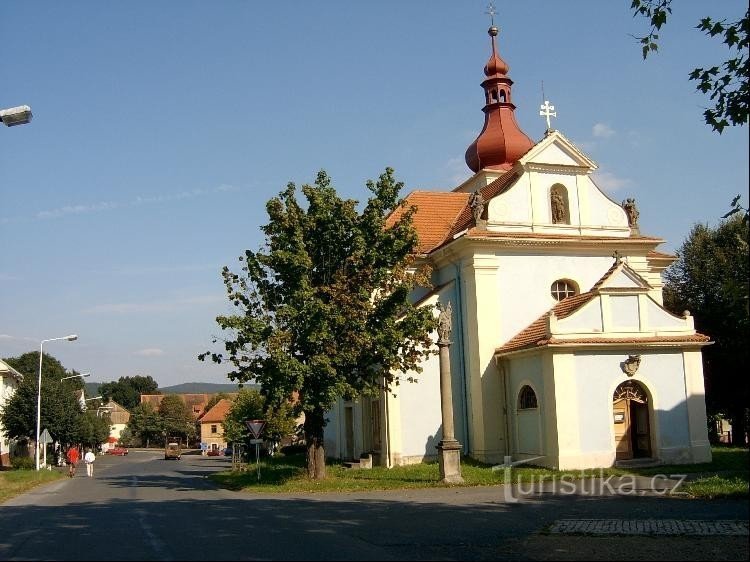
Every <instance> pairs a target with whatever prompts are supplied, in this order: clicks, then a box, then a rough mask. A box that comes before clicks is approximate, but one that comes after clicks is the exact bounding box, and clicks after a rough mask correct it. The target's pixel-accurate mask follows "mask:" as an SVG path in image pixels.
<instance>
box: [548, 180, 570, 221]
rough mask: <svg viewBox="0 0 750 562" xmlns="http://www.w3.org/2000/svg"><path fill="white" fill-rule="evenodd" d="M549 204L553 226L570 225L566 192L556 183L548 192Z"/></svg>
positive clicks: (562, 186)
mask: <svg viewBox="0 0 750 562" xmlns="http://www.w3.org/2000/svg"><path fill="white" fill-rule="evenodd" d="M549 203H550V211H551V216H552V223H553V224H570V209H569V205H568V190H567V189H565V186H564V185H561V184H559V183H556V184H555V185H553V186H552V188H551V189H550V190H549Z"/></svg>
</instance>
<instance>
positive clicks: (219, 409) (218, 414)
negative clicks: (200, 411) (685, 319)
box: [200, 398, 232, 423]
mask: <svg viewBox="0 0 750 562" xmlns="http://www.w3.org/2000/svg"><path fill="white" fill-rule="evenodd" d="M231 407H232V401H231V400H227V399H226V398H222V399H221V400H219V401H218V402H217V403H216V404H215V405H214V407H213V408H211V409H210V410H209V411H208V412H206V413H205V414H204V415H203V417H201V419H200V422H201V423H221V422H223V421H224V418H226V417H227V413H228V412H229V409H230V408H231Z"/></svg>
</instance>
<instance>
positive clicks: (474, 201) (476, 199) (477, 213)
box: [469, 189, 485, 225]
mask: <svg viewBox="0 0 750 562" xmlns="http://www.w3.org/2000/svg"><path fill="white" fill-rule="evenodd" d="M484 204H485V200H484V197H482V193H481V192H480V191H479V189H477V190H476V191H475V192H474V193H472V194H471V198H470V199H469V207H471V213H472V214H473V215H474V223H475V224H477V225H479V224H481V221H482V214H483V213H484Z"/></svg>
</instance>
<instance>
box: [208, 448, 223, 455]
mask: <svg viewBox="0 0 750 562" xmlns="http://www.w3.org/2000/svg"><path fill="white" fill-rule="evenodd" d="M221 454H222V453H221V449H209V450H208V453H206V455H208V456H209V457H219V456H221Z"/></svg>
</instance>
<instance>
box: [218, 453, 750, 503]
mask: <svg viewBox="0 0 750 562" xmlns="http://www.w3.org/2000/svg"><path fill="white" fill-rule="evenodd" d="M713 453H714V460H713V461H712V462H711V463H704V464H693V465H662V466H658V467H649V468H640V469H636V468H633V469H627V470H626V469H620V468H606V469H592V470H586V471H558V470H552V469H548V468H536V467H514V468H513V469H512V470H511V471H510V480H511V481H512V482H513V483H518V482H537V483H538V482H541V481H547V480H551V479H553V478H561V477H563V476H567V477H569V478H581V477H585V478H588V477H591V476H594V477H597V476H604V477H606V476H610V475H614V476H624V475H628V474H631V475H639V476H653V475H656V474H667V475H669V474H695V473H697V474H698V477H697V479H695V480H693V481H691V482H689V483H686V484H684V485H683V486H682V487H681V488H680V490H679V491H681V492H687V493H688V494H689V495H690V496H692V497H701V498H718V497H748V451H747V449H730V448H716V449H714V451H713ZM245 468H246V470H244V471H235V472H232V471H225V472H219V473H216V474H213V475H212V476H211V479H212V480H213V481H214V482H215V483H216V484H218V485H219V486H222V487H224V488H228V489H230V490H244V491H249V492H266V493H294V492H356V491H367V490H393V489H411V488H437V487H444V486H445V485H444V484H440V482H439V479H440V476H439V468H438V464H437V463H436V462H427V463H421V464H415V465H409V466H397V467H394V468H391V469H387V468H384V467H373V468H372V470H350V469H347V468H345V467H344V466H343V464H341V463H338V462H335V461H330V462H329V464H328V467H327V469H328V477H327V478H326V479H325V480H321V481H316V480H310V479H309V478H307V476H306V473H305V456H304V454H295V455H277V456H275V457H273V458H266V459H264V460H262V461H261V462H260V480H258V475H257V472H256V470H255V464H254V463H250V464H247V465H246V466H245ZM461 472H462V475H463V478H464V481H465V483H464V484H463V486H492V485H499V484H504V483H505V477H506V475H505V471H504V470H497V471H493V470H492V467H491V466H489V465H486V464H482V463H478V462H476V461H473V460H472V459H468V458H466V459H463V460H462V463H461Z"/></svg>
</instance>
